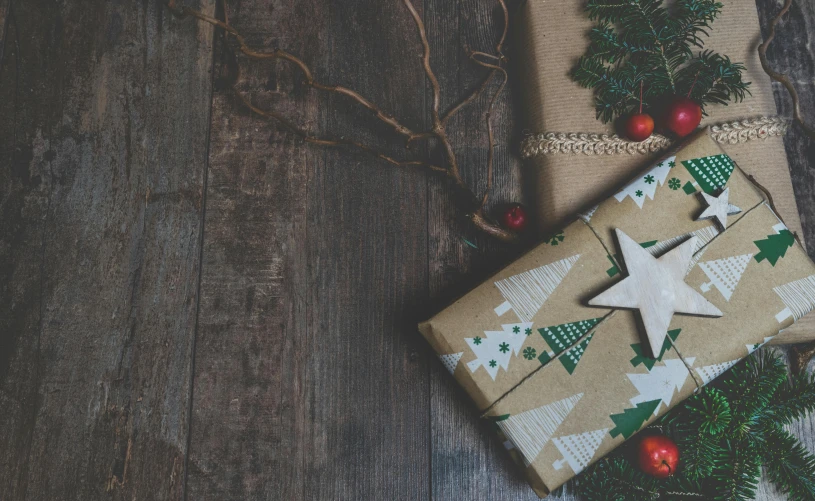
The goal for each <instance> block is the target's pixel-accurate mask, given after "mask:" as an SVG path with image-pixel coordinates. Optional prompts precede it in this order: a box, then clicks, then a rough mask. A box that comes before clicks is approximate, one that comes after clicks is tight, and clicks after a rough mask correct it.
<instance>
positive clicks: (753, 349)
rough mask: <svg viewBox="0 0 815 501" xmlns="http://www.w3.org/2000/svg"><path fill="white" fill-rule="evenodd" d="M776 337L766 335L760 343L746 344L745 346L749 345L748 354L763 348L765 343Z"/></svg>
mask: <svg viewBox="0 0 815 501" xmlns="http://www.w3.org/2000/svg"><path fill="white" fill-rule="evenodd" d="M774 337H775V336H770V337H765V338H764V341H762V342H760V343H756V344H748V345H745V346H747V354H748V355H752V354H753V352H754V351H756V350H757V349H759V348H761V347H762V346H764V345H765V344H767V343H769V342H770V341H771V340H772V339H773V338H774Z"/></svg>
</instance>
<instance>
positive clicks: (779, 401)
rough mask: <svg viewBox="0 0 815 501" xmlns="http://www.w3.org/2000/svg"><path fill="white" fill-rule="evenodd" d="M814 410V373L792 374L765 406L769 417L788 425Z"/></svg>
mask: <svg viewBox="0 0 815 501" xmlns="http://www.w3.org/2000/svg"><path fill="white" fill-rule="evenodd" d="M813 411H815V375H813V374H807V373H802V374H793V375H791V376H790V377H789V378H787V380H786V381H785V382H784V384H782V385H781V387H780V388H779V389H778V391H777V392H776V394H775V396H774V398H773V400H772V402H771V403H770V405H769V406H768V408H767V413H768V415H769V417H770V419H771V420H772V421H773V422H775V423H778V424H780V425H788V424H791V423H792V422H793V421H796V420H798V419H801V418H803V417H804V416H806V415H807V414H809V413H811V412H813Z"/></svg>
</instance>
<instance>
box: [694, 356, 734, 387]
mask: <svg viewBox="0 0 815 501" xmlns="http://www.w3.org/2000/svg"><path fill="white" fill-rule="evenodd" d="M737 363H739V361H738V360H731V361H729V362H724V363H721V364H713V365H706V366H705V367H699V368H698V369H696V373H697V374H699V377H701V378H702V384H708V383H710V382H711V381H713V380H714V379H716V378H717V377H719V376H721V375H722V374H724V373H725V372H727V370H728V369H730V368H731V367H733V366H734V365H736V364H737Z"/></svg>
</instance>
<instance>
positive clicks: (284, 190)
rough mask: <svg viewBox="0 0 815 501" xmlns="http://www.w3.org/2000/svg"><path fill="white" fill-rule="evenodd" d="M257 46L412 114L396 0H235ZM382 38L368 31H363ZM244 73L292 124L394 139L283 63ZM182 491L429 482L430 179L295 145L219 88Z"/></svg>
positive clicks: (247, 85) (407, 38) (412, 489)
mask: <svg viewBox="0 0 815 501" xmlns="http://www.w3.org/2000/svg"><path fill="white" fill-rule="evenodd" d="M229 16H230V19H231V20H232V22H233V23H234V25H235V27H236V28H238V29H239V30H241V31H242V32H244V33H248V34H249V36H250V39H249V42H250V43H251V44H252V46H253V47H258V48H263V47H273V46H277V45H279V46H281V47H284V48H285V49H286V50H289V51H291V52H293V53H296V54H297V55H298V56H300V57H302V58H303V60H304V61H306V62H307V63H309V64H310V65H312V67H313V69H314V72H315V76H316V77H317V78H319V79H320V80H321V81H325V82H330V83H332V84H341V85H346V86H349V87H352V88H354V89H355V90H357V91H360V92H361V93H363V94H364V95H365V96H366V97H368V98H370V99H372V100H373V101H375V102H377V103H378V104H379V105H380V106H382V107H383V108H384V109H386V110H388V111H389V112H390V113H393V114H395V115H396V116H398V117H406V121H407V122H408V123H410V125H411V126H416V125H417V123H418V122H420V121H421V120H423V114H424V104H425V102H424V92H423V89H424V82H423V77H422V75H421V72H420V68H419V66H418V54H420V49H419V45H418V43H417V39H416V38H415V36H414V35H415V27H414V26H413V24H412V21H411V20H410V17H409V15H408V13H407V11H406V10H405V9H404V7H402V6H401V5H400V4H399V3H397V2H381V3H374V4H370V5H367V6H365V7H364V8H363V6H362V5H358V6H353V8H348V6H346V5H344V4H343V5H340V4H337V3H332V2H322V1H319V2H318V1H310V2H293V3H271V4H270V3H269V2H266V1H255V0H245V1H241V2H230V8H229ZM372 41H376V42H372ZM239 63H240V65H241V67H242V68H243V73H244V80H243V81H242V82H241V83H240V88H241V89H242V90H245V91H248V92H249V94H250V95H251V96H252V100H253V102H255V103H256V104H258V105H262V106H264V107H272V106H274V107H275V108H277V109H280V110H283V111H285V112H287V113H289V114H291V115H292V116H295V117H297V120H298V122H299V123H301V124H307V125H308V127H309V128H311V129H314V130H316V131H320V132H325V133H328V134H332V133H333V134H337V135H340V134H341V135H353V136H354V137H356V138H363V139H364V140H366V141H368V142H371V143H377V142H378V143H387V142H392V141H393V139H394V138H393V137H392V136H388V135H387V134H388V133H381V129H382V127H381V126H380V125H379V124H378V123H377V122H376V121H374V120H373V119H372V117H370V115H369V114H368V113H367V112H362V111H361V110H360V109H359V108H358V107H357V106H356V105H354V104H353V103H351V102H349V101H348V100H347V99H345V98H344V97H341V96H339V97H338V96H330V97H329V96H326V95H325V94H320V93H316V92H314V91H309V90H307V89H304V88H303V87H302V86H301V85H300V82H299V80H300V78H299V76H297V77H296V78H294V77H293V75H292V73H291V72H290V71H289V69H288V68H286V65H285V64H284V63H274V64H268V65H265V66H264V65H257V63H253V62H247V61H244V60H239ZM214 109H215V112H214V114H213V117H214V118H213V120H214V122H213V134H212V147H211V151H212V155H211V159H210V161H211V168H210V182H209V190H208V204H207V212H206V228H207V229H206V234H205V238H204V272H203V279H202V284H201V291H202V292H201V294H202V305H201V316H200V329H199V336H198V342H197V350H196V362H195V364H196V378H195V385H194V406H193V424H192V437H191V451H190V463H191V467H190V476H189V480H188V492H189V496H188V497H189V499H218V500H224V499H235V500H239V499H377V498H381V497H382V496H383V495H384V493H388V494H387V495H388V497H389V498H393V499H423V498H427V497H428V490H429V478H428V475H427V463H428V450H429V444H428V435H429V425H428V416H429V414H428V374H427V365H428V362H429V359H428V357H427V356H425V353H424V352H425V351H426V350H423V354H422V356H418V355H417V353H416V352H417V350H418V349H420V348H422V349H423V348H424V345H423V343H422V341H421V340H420V338H419V337H418V336H417V335H416V332H415V325H416V323H417V322H418V320H419V319H420V318H421V315H420V314H419V313H418V309H417V308H418V306H417V305H416V304H415V302H416V301H417V299H419V298H423V297H425V296H426V290H427V278H426V276H427V275H426V273H427V263H426V255H427V244H426V242H425V238H426V237H425V225H424V220H425V218H426V202H425V200H426V179H425V176H424V175H423V174H422V173H421V172H416V171H399V170H397V169H394V168H391V167H387V166H385V165H383V164H381V163H379V162H377V161H371V159H370V158H369V157H367V156H359V155H357V154H355V153H350V152H347V151H343V150H323V149H320V148H315V147H310V146H305V145H303V144H301V143H300V142H299V141H295V140H293V139H292V137H291V135H290V134H289V133H287V132H284V131H281V130H279V129H278V128H276V127H275V126H273V125H270V124H269V123H267V122H265V121H263V120H262V119H260V118H258V117H256V116H250V115H249V114H247V113H246V112H245V111H244V110H242V109H241V108H240V107H239V106H237V105H236V103H235V100H234V99H232V98H231V97H230V93H229V91H228V90H227V89H219V91H218V92H217V93H216V96H215V101H214Z"/></svg>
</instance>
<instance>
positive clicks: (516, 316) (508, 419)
mask: <svg viewBox="0 0 815 501" xmlns="http://www.w3.org/2000/svg"><path fill="white" fill-rule="evenodd" d="M654 162H655V163H654V164H653V165H652V166H651V167H650V168H648V169H646V170H644V171H642V172H641V173H640V174H639V176H637V177H635V178H633V180H631V182H630V183H629V184H628V185H625V186H624V187H623V188H622V189H621V190H619V191H618V192H616V193H615V194H614V195H613V196H612V197H610V198H608V199H607V200H605V201H603V202H602V203H601V204H599V205H598V206H595V207H591V208H590V209H589V210H587V211H584V213H583V214H582V216H581V218H580V219H578V220H576V221H574V222H573V223H571V224H569V225H568V226H566V227H565V228H564V229H563V230H561V231H557V232H555V234H556V235H557V237H556V238H553V239H551V240H548V241H547V242H545V243H543V244H541V245H540V246H538V247H536V248H535V249H533V250H532V251H530V252H529V253H527V254H526V255H524V256H523V257H521V258H520V259H519V260H517V261H516V262H514V263H512V264H510V265H509V266H508V267H507V268H505V269H504V270H502V271H501V272H499V273H498V274H496V275H495V276H494V277H492V278H491V279H490V280H488V281H487V282H486V283H484V284H482V285H480V286H479V287H477V288H476V289H475V290H473V291H472V292H470V293H469V294H467V295H465V296H464V297H462V298H461V299H459V300H458V301H456V302H455V303H454V304H453V305H451V306H450V307H448V308H447V309H445V310H444V311H442V312H441V313H439V314H438V315H436V316H435V317H433V318H432V319H430V320H429V321H427V322H424V323H423V324H421V325H420V326H419V329H420V331H421V332H422V334H423V335H424V336H425V338H427V340H428V341H429V342H430V343H431V345H432V346H433V348H434V349H435V350H436V352H437V353H438V354H439V357H440V358H441V360H442V362H444V364H445V366H446V367H447V368H448V369H449V370H450V372H451V373H452V374H453V376H454V377H455V378H456V380H457V381H458V383H459V384H460V385H461V386H462V387H463V388H464V389H465V390H466V391H467V392H468V393H469V395H470V396H471V397H472V399H473V400H474V401H475V403H476V405H477V406H478V408H479V409H482V410H483V411H484V417H485V418H486V419H489V420H490V421H492V422H493V423H494V425H495V428H496V430H497V431H498V433H499V434H500V436H501V437H502V442H503V443H504V445H505V447H506V448H507V449H509V450H510V453H511V455H512V456H513V458H514V459H515V460H516V462H517V463H518V464H519V465H520V466H521V467H522V468H523V469H524V471H525V474H526V476H527V478H528V480H529V482H530V484H531V485H532V487H533V488H534V490H535V492H537V493H538V494H539V495H540V496H545V495H547V494H548V493H549V492H551V491H552V490H553V489H556V488H557V487H559V486H560V485H562V484H563V483H564V482H566V481H567V480H569V479H570V478H571V477H573V476H574V475H576V474H577V473H579V472H580V471H582V470H583V469H585V468H586V467H587V466H588V465H589V464H591V463H592V462H594V461H597V460H598V459H600V458H601V457H603V456H604V455H606V454H607V453H609V452H610V451H612V450H613V449H614V448H615V447H617V446H619V445H620V444H621V443H622V442H624V441H625V440H626V439H628V438H630V436H632V435H633V434H634V433H636V431H638V430H639V429H641V428H642V427H644V426H646V425H647V424H648V423H649V422H651V421H653V420H654V419H657V418H658V417H659V416H661V415H663V414H664V413H665V412H667V411H668V410H669V409H670V408H671V407H672V406H675V405H677V404H678V403H680V402H681V401H682V400H683V399H685V398H687V397H688V396H690V395H691V394H692V393H693V391H694V390H695V389H697V388H698V387H701V386H702V385H704V384H707V383H708V382H710V381H711V380H713V379H714V378H715V377H717V376H718V375H720V374H721V373H723V372H724V371H725V370H727V369H729V368H730V367H732V366H733V365H734V364H735V363H736V362H738V361H739V360H741V359H742V358H744V357H746V356H748V355H749V354H750V353H752V352H753V351H754V350H755V349H757V348H758V347H759V346H761V345H763V344H764V343H767V342H769V341H771V340H772V339H773V338H774V337H776V336H777V337H781V338H783V336H784V335H786V333H787V332H788V330H789V328H790V326H792V325H793V323H794V321H795V320H798V319H800V318H802V317H803V316H804V315H805V314H806V313H808V312H809V311H810V310H811V309H812V308H813V306H815V264H813V263H812V261H811V260H810V258H809V257H808V256H807V254H806V252H805V251H804V249H803V248H802V247H801V245H800V243H799V242H797V241H796V240H795V239H793V238H792V235H791V233H790V231H789V230H788V229H787V227H786V226H785V225H784V223H783V222H782V221H781V219H780V218H779V217H778V215H777V213H776V212H775V210H774V209H773V208H772V207H771V204H770V202H769V199H768V197H767V195H766V194H765V192H763V191H762V190H761V189H760V188H759V187H757V186H756V185H755V184H754V183H753V182H752V181H751V180H750V179H749V178H748V176H747V175H746V174H745V173H744V172H742V171H741V170H740V169H739V168H738V167H737V166H736V165H735V164H734V163H733V162H732V160H731V159H730V157H728V156H727V155H726V154H724V153H723V152H722V149H721V148H720V146H719V145H718V144H716V143H715V142H714V141H713V140H712V139H711V138H710V137H709V136H708V135H707V134H706V133H704V132H703V133H700V134H698V135H697V136H696V137H694V138H691V139H690V140H689V141H688V142H687V143H686V144H685V145H684V146H682V147H680V148H678V149H677V150H676V151H675V152H673V153H670V152H669V153H668V154H667V155H666V156H664V157H662V158H660V159H657V160H655V161H654ZM731 172H732V173H731ZM725 186H726V187H728V188H729V190H730V203H731V204H733V205H735V206H738V207H739V208H740V209H741V212H740V213H738V214H735V215H732V216H730V217H729V218H728V227H727V229H726V230H725V231H721V230H720V229H719V228H717V227H716V226H715V225H714V224H713V222H711V221H709V220H700V221H696V219H697V217H698V216H699V215H700V214H701V212H702V210H703V208H704V205H703V204H702V202H701V201H700V196H699V192H701V191H708V192H713V191H718V190H719V189H721V188H723V187H725ZM616 228H619V229H621V230H622V231H624V232H625V233H626V234H627V235H629V236H630V237H631V238H633V239H634V240H635V241H637V242H639V243H640V244H641V245H642V246H643V247H644V248H646V249H648V250H649V252H651V253H652V254H653V255H655V256H660V255H662V254H664V253H665V252H667V251H668V250H670V249H672V248H674V247H676V246H677V245H679V244H680V243H681V242H684V241H686V240H687V239H688V238H690V237H691V236H696V237H698V240H699V243H698V244H697V251H696V252H695V254H694V258H693V262H692V266H691V268H690V270H689V272H688V275H687V277H686V283H688V284H689V285H690V286H691V287H693V288H694V289H695V290H697V291H699V292H700V293H701V294H703V295H704V297H705V298H707V299H708V300H709V301H710V302H711V303H713V304H714V305H715V306H716V307H717V308H719V309H720V310H721V311H722V312H723V313H724V315H723V316H722V317H721V318H702V317H692V316H684V315H676V316H674V318H673V320H672V322H671V325H670V330H669V337H670V339H671V340H672V341H671V343H670V344H666V345H664V346H663V350H662V353H659V354H651V353H650V348H648V344H647V342H645V341H644V340H643V337H642V336H641V333H640V329H639V327H638V325H637V316H636V313H635V312H633V311H627V310H612V309H607V308H594V307H589V306H588V305H587V302H588V300H589V299H590V298H592V297H594V296H595V295H597V294H598V293H600V292H602V291H603V290H605V289H607V288H609V287H610V286H611V285H612V284H614V283H616V282H617V281H619V280H620V278H621V276H622V275H623V274H624V270H625V268H624V263H622V262H620V260H619V258H618V256H617V251H616V249H617V244H616V241H615V238H614V230H615V229H616ZM777 241H784V242H785V243H784V244H783V245H781V246H780V247H776V248H775V251H771V252H768V250H767V245H768V243H769V242H777ZM781 331H784V332H783V333H780V332H781ZM779 333H780V334H779ZM666 343H667V342H666ZM643 413H644V414H643ZM631 416H634V417H636V416H639V421H636V420H635V422H633V423H632V422H631V421H630V419H631Z"/></svg>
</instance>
